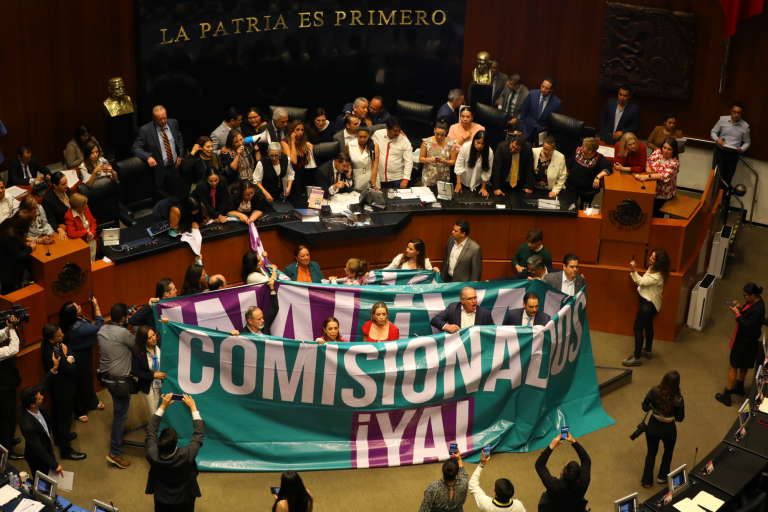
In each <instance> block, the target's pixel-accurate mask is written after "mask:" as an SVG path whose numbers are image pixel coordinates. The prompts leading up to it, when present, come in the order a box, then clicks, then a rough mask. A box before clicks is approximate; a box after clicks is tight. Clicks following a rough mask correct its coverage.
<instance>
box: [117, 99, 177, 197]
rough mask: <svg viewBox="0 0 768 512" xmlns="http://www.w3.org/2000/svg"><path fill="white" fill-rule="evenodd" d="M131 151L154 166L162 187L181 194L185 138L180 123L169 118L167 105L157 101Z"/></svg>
mask: <svg viewBox="0 0 768 512" xmlns="http://www.w3.org/2000/svg"><path fill="white" fill-rule="evenodd" d="M131 153H132V154H133V156H136V157H139V158H140V159H141V160H143V161H144V162H146V163H147V165H149V166H150V167H151V168H152V169H153V170H154V172H155V185H156V186H157V188H160V187H162V188H163V189H164V190H165V191H166V192H168V193H169V194H171V195H173V196H177V195H178V190H177V188H178V183H179V166H180V165H181V161H182V159H183V157H184V139H183V138H182V136H181V131H179V123H178V122H177V121H176V120H175V119H169V118H168V114H167V113H166V111H165V107H164V106H162V105H157V106H156V107H155V108H153V109H152V121H150V122H149V123H147V124H145V125H144V126H142V127H141V128H140V129H139V135H138V137H136V140H135V141H134V142H133V146H132V147H131ZM187 192H189V191H187Z"/></svg>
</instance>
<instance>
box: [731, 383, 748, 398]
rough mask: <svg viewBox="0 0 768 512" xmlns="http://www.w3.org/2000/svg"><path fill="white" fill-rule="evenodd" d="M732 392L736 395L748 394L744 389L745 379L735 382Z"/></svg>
mask: <svg viewBox="0 0 768 512" xmlns="http://www.w3.org/2000/svg"><path fill="white" fill-rule="evenodd" d="M731 393H733V394H734V395H739V396H746V395H747V392H746V391H744V381H743V380H737V381H736V382H734V383H733V387H732V388H731Z"/></svg>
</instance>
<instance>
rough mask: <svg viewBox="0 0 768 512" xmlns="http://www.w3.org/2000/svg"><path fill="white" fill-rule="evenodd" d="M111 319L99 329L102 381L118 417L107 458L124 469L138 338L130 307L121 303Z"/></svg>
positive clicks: (113, 424) (126, 466)
mask: <svg viewBox="0 0 768 512" xmlns="http://www.w3.org/2000/svg"><path fill="white" fill-rule="evenodd" d="M109 314H110V317H111V320H110V321H109V322H107V323H106V324H104V326H103V327H102V328H101V329H99V334H98V339H99V351H100V353H101V356H100V358H99V363H100V364H99V380H101V382H102V384H104V386H105V387H106V388H107V389H108V390H109V394H110V395H112V405H113V409H114V413H113V414H114V416H113V418H112V434H111V436H110V448H109V455H108V456H107V461H109V462H111V463H112V464H114V465H115V466H117V467H119V468H120V469H126V468H128V467H129V466H130V465H131V463H130V462H128V461H127V460H125V459H123V435H124V434H125V430H127V429H126V428H125V420H126V419H128V407H129V406H130V405H131V395H132V394H135V393H137V392H138V388H137V387H136V383H135V382H134V380H133V377H132V376H131V361H132V359H133V356H132V355H131V354H132V353H133V349H134V347H136V339H135V337H134V336H133V334H131V331H129V330H128V329H126V326H127V325H128V317H129V316H130V315H129V314H128V306H126V305H125V304H123V303H120V302H119V303H117V304H115V305H114V306H112V309H111V310H110V312H109Z"/></svg>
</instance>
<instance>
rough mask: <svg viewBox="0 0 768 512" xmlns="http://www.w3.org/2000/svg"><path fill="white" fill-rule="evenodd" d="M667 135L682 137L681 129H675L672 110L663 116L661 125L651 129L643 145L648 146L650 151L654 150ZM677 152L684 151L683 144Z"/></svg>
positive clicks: (674, 118) (675, 119)
mask: <svg viewBox="0 0 768 512" xmlns="http://www.w3.org/2000/svg"><path fill="white" fill-rule="evenodd" d="M669 137H672V138H673V139H682V138H683V131H682V130H678V129H677V117H676V116H675V114H673V113H672V112H668V113H667V114H666V115H665V116H664V125H663V126H657V127H656V128H654V129H653V131H652V132H651V135H650V136H649V137H648V140H647V141H646V142H645V145H646V146H647V147H649V148H650V149H651V151H656V150H657V149H659V148H660V147H661V145H662V144H664V141H665V140H667V138H669ZM679 153H685V146H683V147H682V148H680V151H679Z"/></svg>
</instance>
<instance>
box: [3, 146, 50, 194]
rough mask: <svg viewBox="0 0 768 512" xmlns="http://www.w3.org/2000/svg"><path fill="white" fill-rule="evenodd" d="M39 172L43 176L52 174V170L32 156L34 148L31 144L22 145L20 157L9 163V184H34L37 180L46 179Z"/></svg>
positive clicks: (10, 185) (19, 152)
mask: <svg viewBox="0 0 768 512" xmlns="http://www.w3.org/2000/svg"><path fill="white" fill-rule="evenodd" d="M38 173H39V174H42V175H43V176H50V175H51V171H50V170H49V169H48V168H47V167H46V166H44V165H43V164H41V163H40V160H38V159H37V158H36V157H34V156H32V149H31V148H30V147H29V146H21V147H20V148H19V151H18V158H16V159H14V160H11V163H10V164H9V165H8V186H9V187H12V186H14V185H34V184H35V182H37V181H42V180H44V179H45V178H43V177H38Z"/></svg>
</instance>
